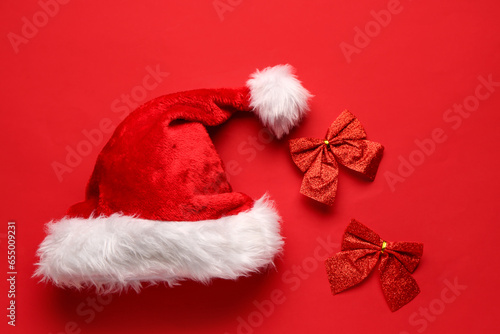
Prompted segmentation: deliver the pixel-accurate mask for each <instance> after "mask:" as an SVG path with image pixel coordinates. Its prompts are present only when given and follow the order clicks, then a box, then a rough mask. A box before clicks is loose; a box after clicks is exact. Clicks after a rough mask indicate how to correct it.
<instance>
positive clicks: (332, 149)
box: [290, 110, 384, 205]
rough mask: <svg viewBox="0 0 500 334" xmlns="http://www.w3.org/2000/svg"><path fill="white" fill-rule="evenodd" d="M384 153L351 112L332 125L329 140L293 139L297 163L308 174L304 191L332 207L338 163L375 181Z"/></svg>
mask: <svg viewBox="0 0 500 334" xmlns="http://www.w3.org/2000/svg"><path fill="white" fill-rule="evenodd" d="M383 151H384V147H383V146H382V145H381V144H379V143H376V142H373V141H369V140H366V133H365V129H363V126H362V125H361V123H360V122H359V121H358V119H357V118H356V117H355V116H354V115H353V114H351V113H350V112H349V111H347V110H344V111H343V112H342V114H340V116H339V117H338V118H337V119H336V120H335V121H334V122H333V123H332V125H330V128H329V129H328V131H327V133H326V137H325V139H317V138H299V139H292V140H290V153H291V155H292V159H293V162H294V163H295V164H296V165H297V167H299V169H300V170H301V171H302V172H303V173H305V174H304V179H303V180H302V185H301V187H300V192H301V193H302V194H304V195H306V196H308V197H310V198H312V199H315V200H317V201H319V202H322V203H324V204H328V205H332V204H333V201H334V200H335V194H336V192H337V177H338V174H339V172H338V164H341V165H343V166H345V167H347V168H349V169H351V170H353V171H355V172H358V173H360V174H362V175H364V176H365V177H366V178H367V179H368V180H370V181H373V180H374V179H375V174H376V173H377V169H378V165H379V163H380V160H381V159H382V153H383Z"/></svg>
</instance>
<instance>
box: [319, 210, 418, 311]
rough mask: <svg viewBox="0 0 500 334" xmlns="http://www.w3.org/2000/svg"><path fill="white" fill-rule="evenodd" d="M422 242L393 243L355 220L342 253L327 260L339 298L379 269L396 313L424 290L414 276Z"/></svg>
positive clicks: (352, 222) (328, 270) (331, 279)
mask: <svg viewBox="0 0 500 334" xmlns="http://www.w3.org/2000/svg"><path fill="white" fill-rule="evenodd" d="M423 250H424V245H423V244H421V243H418V242H390V241H384V240H382V239H381V238H380V237H379V235H378V234H376V233H375V232H373V231H372V230H370V229H369V228H368V227H366V226H364V225H363V224H361V223H360V222H358V221H356V220H354V219H353V220H351V223H350V224H349V225H348V226H347V229H346V231H345V233H344V238H343V240H342V251H341V252H339V253H337V254H335V255H334V256H332V257H331V258H329V259H327V260H326V271H327V273H328V280H329V281H330V287H331V289H332V293H333V294H334V295H335V294H337V293H339V292H342V291H344V290H346V289H348V288H350V287H352V286H354V285H356V284H358V283H360V282H362V281H363V280H364V279H365V278H367V277H368V275H369V274H370V273H371V272H372V271H373V268H375V265H376V264H377V262H378V260H379V259H380V265H379V267H378V269H379V273H380V281H381V283H382V291H383V293H384V297H385V300H386V301H387V304H389V308H390V309H391V311H392V312H394V311H396V310H398V309H399V308H401V307H402V306H404V305H406V304H407V303H409V302H410V301H411V300H412V299H413V298H415V297H416V296H417V295H418V294H419V293H420V289H419V287H418V285H417V282H416V281H415V279H414V278H413V277H412V276H411V273H413V272H414V271H415V269H416V268H417V266H418V263H419V261H420V258H421V257H422V252H423Z"/></svg>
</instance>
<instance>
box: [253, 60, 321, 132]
mask: <svg viewBox="0 0 500 334" xmlns="http://www.w3.org/2000/svg"><path fill="white" fill-rule="evenodd" d="M250 77H251V79H249V80H248V81H247V87H248V88H249V89H250V106H251V107H252V108H253V109H254V111H255V112H256V113H257V114H258V115H259V118H260V120H261V121H262V123H263V124H264V125H265V126H267V127H268V128H270V130H271V131H272V132H273V133H274V134H275V135H276V137H277V138H281V137H282V136H283V135H284V134H288V132H289V131H290V129H291V128H293V127H294V126H295V125H297V124H298V123H299V121H300V120H301V118H302V117H303V116H304V114H305V113H306V112H307V111H308V110H309V107H308V105H307V101H308V99H309V98H310V97H312V95H311V94H310V93H309V92H308V91H307V89H305V88H304V87H302V85H301V83H300V81H299V80H298V79H297V77H296V76H295V75H294V68H293V67H292V66H290V65H288V64H287V65H277V66H274V67H267V68H265V69H264V70H262V71H259V70H257V71H256V72H255V73H253V74H252V75H251V76H250Z"/></svg>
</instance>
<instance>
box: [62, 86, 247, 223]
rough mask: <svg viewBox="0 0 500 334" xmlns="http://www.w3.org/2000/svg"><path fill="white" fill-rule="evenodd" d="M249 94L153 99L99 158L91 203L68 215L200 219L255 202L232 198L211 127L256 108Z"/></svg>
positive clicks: (208, 92)
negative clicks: (240, 111)
mask: <svg viewBox="0 0 500 334" xmlns="http://www.w3.org/2000/svg"><path fill="white" fill-rule="evenodd" d="M248 95H249V89H248V88H246V87H243V88H239V89H200V90H193V91H188V92H180V93H175V94H170V95H165V96H161V97H158V98H155V99H153V100H151V101H149V102H147V103H145V104H144V105H142V106H140V107H139V108H138V109H136V110H135V111H134V112H132V113H131V114H130V115H129V116H128V117H127V118H126V119H125V120H124V121H123V122H122V123H121V124H120V125H119V126H118V127H117V129H116V130H115V132H114V134H113V136H112V137H111V139H110V140H109V142H108V143H107V145H106V146H105V147H104V148H103V150H102V152H101V153H100V154H99V156H98V158H97V162H96V164H95V168H94V171H93V173H92V176H91V178H90V181H89V182H88V185H87V189H86V197H85V201H84V202H81V203H78V204H75V205H73V206H72V207H71V208H70V209H69V211H68V216H69V217H83V218H88V217H90V216H101V215H104V216H109V215H111V214H113V213H116V212H120V213H121V214H123V215H127V216H134V217H138V218H143V219H151V220H161V221H198V220H207V219H217V218H220V217H221V216H223V215H231V214H237V213H239V212H242V211H245V210H248V209H250V208H251V207H252V205H253V203H254V201H253V200H252V199H251V198H250V197H249V196H247V195H245V194H243V193H238V192H233V191H232V189H231V186H230V184H229V183H228V181H227V178H226V174H225V171H224V167H223V164H222V162H221V160H220V157H219V155H218V154H217V152H216V150H215V148H214V146H213V143H212V141H211V139H210V137H209V135H208V133H207V130H206V128H205V127H206V126H216V125H219V124H222V123H224V122H225V121H226V120H227V119H228V118H229V117H230V116H231V115H232V114H233V112H235V111H237V110H250V109H251V108H250V107H249V102H248V101H249V96H248Z"/></svg>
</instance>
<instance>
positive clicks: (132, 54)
mask: <svg viewBox="0 0 500 334" xmlns="http://www.w3.org/2000/svg"><path fill="white" fill-rule="evenodd" d="M44 1H45V0H42V3H43V2H44ZM61 1H62V0H61ZM48 2H51V1H48ZM220 3H222V4H226V7H223V8H222V7H221V8H222V9H219V10H220V11H222V12H220V13H218V12H217V9H216V8H215V6H216V5H219V6H222V5H220ZM390 3H391V1H388V0H377V1H367V0H363V1H356V2H347V1H345V2H340V1H314V2H313V1H303V2H299V1H295V2H292V1H263V0H253V1H248V0H247V1H241V0H231V1H230V0H221V1H216V2H214V1H212V0H210V1H178V2H176V3H174V2H171V3H167V2H165V1H153V0H149V1H140V2H139V1H130V2H124V1H106V2H105V4H103V2H102V1H70V2H69V3H67V4H61V5H60V6H59V9H58V10H57V11H58V12H57V13H52V14H53V17H49V18H48V20H46V22H45V21H44V16H43V14H40V13H39V12H40V11H42V10H43V9H42V6H41V5H40V3H38V2H37V1H34V0H33V1H12V0H10V1H3V2H2V3H1V4H0V19H1V20H0V22H1V23H0V26H1V34H0V35H1V36H4V37H2V42H1V43H0V50H1V60H2V61H1V64H0V66H1V68H2V70H1V73H2V80H1V87H0V91H1V94H2V99H1V102H0V103H1V104H0V106H1V112H2V123H3V124H4V126H3V131H1V132H0V143H1V144H0V145H1V152H2V163H1V167H0V168H1V173H0V178H1V188H2V195H1V196H2V197H1V198H0V202H1V203H2V207H1V208H2V209H1V210H0V217H1V219H0V221H1V222H2V228H1V230H0V236H1V239H0V241H1V245H0V246H1V247H0V248H1V253H2V254H4V255H2V256H1V257H0V258H1V259H2V266H1V267H2V268H3V269H2V270H4V271H5V272H7V263H6V262H7V261H6V254H7V239H6V231H7V222H8V221H9V220H13V221H15V222H16V223H17V261H18V262H17V271H18V275H17V291H16V292H17V294H16V303H17V326H16V327H15V328H12V327H10V326H7V324H6V322H7V320H6V316H5V314H4V313H5V312H6V311H5V308H6V306H7V302H8V300H7V284H6V280H5V279H2V283H1V287H0V288H1V290H0V295H1V300H2V304H1V305H2V307H1V309H2V310H4V311H2V316H1V319H2V321H1V328H2V331H3V329H4V328H7V329H8V332H9V333H11V332H12V333H53V334H55V333H135V332H147V333H195V332H196V333H231V334H232V333H251V332H254V333H292V332H296V333H305V332H309V333H313V332H318V333H329V332H339V333H340V332H342V333H345V332H349V333H366V332H371V333H384V334H386V333H420V332H426V333H445V332H446V333H472V332H488V333H491V332H493V331H494V330H495V329H496V330H498V328H499V327H500V326H499V324H498V298H499V297H500V296H499V292H498V288H497V284H496V283H497V282H498V273H499V272H498V264H497V263H498V260H497V259H496V257H497V256H498V255H499V250H498V249H499V248H498V245H497V244H496V242H495V241H496V240H497V238H498V233H499V232H500V230H499V228H498V225H497V224H498V218H499V213H498V195H499V185H500V182H499V179H498V168H499V158H498V141H499V140H500V133H499V131H498V121H499V120H500V115H499V112H498V111H499V107H500V87H493V88H492V90H494V91H492V92H491V91H490V92H489V91H487V90H485V89H484V88H479V89H480V91H479V92H480V93H481V94H482V95H481V96H483V97H484V100H481V101H480V102H479V105H478V106H477V105H476V106H473V105H472V107H469V108H472V109H475V110H474V111H473V112H471V113H470V115H468V116H467V117H466V118H464V117H460V118H457V117H458V116H457V115H458V114H448V112H447V110H448V109H449V108H452V107H453V105H454V104H457V105H459V104H463V103H464V101H466V103H471V104H472V103H473V102H474V101H475V100H474V98H473V97H471V96H474V94H475V90H476V88H477V87H478V85H479V84H480V81H479V80H478V77H479V76H482V77H484V78H488V76H491V78H492V80H493V81H495V82H500V65H499V64H500V62H499V61H500V25H499V24H498V17H499V14H500V12H499V9H500V6H499V5H498V2H497V1H493V0H491V1H472V0H470V1H465V0H453V1H439V2H438V3H437V2H434V1H429V0H419V1H410V0H401V2H400V5H399V6H396V7H395V8H396V10H395V11H397V14H392V16H391V21H390V22H389V23H388V24H385V23H384V25H386V26H385V27H380V25H378V24H373V23H370V22H371V21H374V16H373V14H372V13H371V11H375V12H376V13H378V12H380V11H381V10H384V9H387V7H388V4H390ZM389 6H391V5H389ZM52 11H53V12H54V11H56V10H55V9H54V7H52ZM37 13H38V14H37ZM219 14H220V15H219ZM34 16H35V17H34ZM24 17H26V19H27V21H29V22H33V20H34V19H35V20H38V21H36V22H37V24H38V25H39V27H38V28H36V29H37V30H38V31H35V32H33V31H29V29H28V31H26V29H27V28H25V29H24V30H25V31H24V33H25V35H23V25H26V24H27V23H26V21H23V18H24ZM367 24H368V26H366V25H367ZM356 27H359V28H360V29H361V30H365V28H368V29H372V30H369V33H370V35H371V36H372V37H370V40H369V41H367V40H366V39H365V40H364V41H362V40H359V39H358V40H356V41H355V35H356V31H355V28H356ZM30 33H31V34H30ZM14 34H15V35H14ZM26 34H27V35H26ZM13 36H17V37H15V38H14V37H13ZM26 36H27V37H28V38H27V37H26ZM13 38H14V39H13ZM22 38H25V39H24V40H22V41H23V42H22V43H21V42H19V41H20V40H21V39H22ZM12 41H14V42H12ZM16 41H17V42H16ZM343 42H344V43H347V44H350V45H353V46H356V44H355V43H356V42H357V45H358V47H359V48H358V49H357V53H353V54H351V55H350V57H346V56H345V55H344V53H343V52H342V50H341V47H340V45H341V43H343ZM362 42H364V44H363V43H362ZM18 43H21V44H18ZM16 51H17V52H16ZM348 58H349V60H350V61H348ZM280 63H290V64H292V65H294V66H295V67H296V68H297V70H298V75H299V77H300V79H301V80H302V82H303V84H304V85H305V86H306V87H307V88H308V89H309V90H310V91H311V92H312V93H313V94H314V95H315V97H314V99H313V100H312V103H311V112H310V114H309V116H308V117H307V119H305V120H304V121H303V123H302V124H301V126H300V127H298V128H297V129H296V130H295V131H293V132H292V133H291V134H290V136H289V137H288V138H295V137H300V136H314V137H323V136H324V134H325V132H326V129H327V127H328V126H329V125H330V123H331V122H332V121H333V120H334V119H335V118H336V117H337V115H338V114H339V113H340V112H341V111H342V110H343V109H349V110H350V111H352V112H353V113H354V114H355V115H356V116H357V117H358V118H359V119H360V121H361V122H362V124H363V125H364V127H365V128H366V130H367V133H368V138H369V139H371V140H375V141H378V142H381V143H383V144H384V146H385V148H386V150H385V155H384V158H383V159H382V163H381V165H380V169H379V172H378V175H377V178H376V179H375V181H374V182H373V183H367V182H365V181H362V180H359V179H358V178H356V177H355V176H353V175H351V174H350V173H348V172H346V171H345V170H342V171H341V173H340V182H339V191H338V194H337V199H336V202H335V205H334V206H333V207H332V208H326V207H324V206H322V205H319V204H317V203H315V202H313V201H312V200H309V199H308V198H305V197H304V196H302V195H301V194H299V188H300V182H301V179H302V175H301V174H300V173H299V171H298V169H297V168H296V167H295V166H294V165H293V163H292V161H291V159H290V157H289V154H288V150H287V141H286V140H282V141H276V140H274V141H272V142H271V143H268V144H262V143H261V142H260V143H259V142H257V144H252V140H251V138H250V139H249V137H252V136H257V134H258V133H259V130H260V129H261V126H260V124H259V122H258V120H257V119H256V118H255V117H251V116H250V115H240V116H237V117H233V118H232V119H231V120H230V121H229V122H227V124H225V125H224V126H222V127H220V128H218V129H215V130H214V131H213V139H214V142H215V145H216V147H217V148H218V150H219V152H220V154H221V156H222V158H223V160H224V161H226V162H227V161H230V160H235V161H236V162H237V167H238V168H237V169H236V170H237V171H238V172H236V173H234V175H232V176H231V183H232V185H233V188H234V189H235V190H237V191H244V192H246V193H248V194H249V195H251V196H253V197H254V198H257V197H260V196H261V195H262V194H263V193H264V192H265V191H268V192H269V193H270V194H271V196H272V197H273V198H274V199H275V200H276V202H277V206H278V209H279V211H280V213H281V215H282V216H283V235H284V236H285V237H286V247H285V251H284V254H283V255H282V257H281V258H279V259H278V260H277V261H276V270H270V271H268V272H266V273H263V274H261V275H254V276H252V277H249V278H243V279H240V280H238V281H236V282H232V281H222V280H216V281H214V282H213V283H212V284H211V285H210V286H203V285H200V284H197V283H193V282H186V283H184V284H183V285H182V286H180V287H176V288H173V289H170V288H166V287H164V286H158V287H151V288H147V289H144V290H143V292H141V293H140V294H139V295H137V294H136V293H128V294H124V295H121V296H113V297H112V300H111V301H109V300H100V301H96V304H95V305H94V306H92V305H91V301H89V300H87V298H88V297H91V298H93V294H91V293H83V292H81V293H79V292H74V291H66V290H61V289H57V288H54V287H53V286H51V285H45V284H39V283H37V282H36V280H34V279H32V278H31V275H32V273H33V271H34V269H35V266H34V263H35V262H36V257H35V252H36V249H37V246H38V244H39V243H40V242H41V241H42V240H43V238H44V231H43V226H44V223H46V222H48V221H49V220H51V219H55V218H60V217H61V216H62V215H63V214H64V213H65V211H66V209H67V208H68V207H69V206H70V205H71V204H73V203H75V202H77V201H80V200H82V199H83V194H84V187H85V184H86V182H87V179H88V177H89V176H90V173H91V170H92V167H93V164H94V161H95V158H96V157H97V154H98V153H99V151H100V149H101V148H102V147H103V146H104V144H105V141H106V140H107V139H108V138H109V137H110V133H104V132H101V133H102V134H103V137H104V140H102V141H100V142H96V144H95V145H94V144H92V145H91V147H90V149H88V146H87V149H88V152H86V154H87V155H86V156H84V157H82V160H81V162H79V163H78V164H77V166H76V167H74V168H72V171H71V172H66V173H64V174H62V175H61V180H59V179H58V177H57V176H56V173H55V172H54V169H53V164H54V162H59V163H62V164H66V162H65V159H66V155H67V147H68V146H69V147H70V148H72V149H76V148H77V147H80V149H85V144H84V142H85V141H86V137H85V134H84V132H83V131H84V130H87V131H91V130H93V129H98V128H99V124H100V122H101V121H102V120H103V119H109V120H111V122H112V126H113V128H114V127H115V126H116V125H117V124H118V123H119V121H120V116H121V115H122V114H123V113H124V112H126V111H127V110H126V108H125V109H124V104H123V103H122V102H120V101H119V102H116V101H115V100H116V99H118V100H120V99H121V96H122V94H130V93H131V92H135V94H136V95H135V96H136V98H137V100H140V101H139V102H145V101H146V100H147V99H150V98H153V97H155V96H159V95H162V94H166V93H171V92H176V91H181V90H187V89H194V88H203V87H207V88H208V87H224V86H226V87H237V86H241V85H243V84H244V82H245V81H246V79H247V77H248V75H249V74H250V73H251V72H253V71H254V70H255V68H263V67H266V66H269V65H275V64H280ZM157 65H158V66H159V68H160V69H161V71H163V72H168V73H169V75H168V76H166V77H164V78H162V80H161V82H160V83H159V85H158V86H157V87H156V88H155V89H152V90H148V91H147V96H145V97H142V96H140V94H139V93H140V92H144V89H142V90H141V88H140V86H142V82H143V79H144V78H145V77H146V76H147V74H148V72H147V70H146V67H147V66H150V67H152V68H155V67H156V66H157ZM138 86H139V88H137V87H138ZM487 93H489V96H488V97H485V94H487ZM137 94H139V95H137ZM138 96H139V97H140V98H138ZM113 103H116V104H115V105H114V106H113ZM118 106H121V109H120V110H121V112H117V111H118ZM452 115H453V117H454V118H449V117H452ZM447 117H448V118H449V119H448V122H447V121H446V120H445V118H447ZM459 121H460V124H459V123H458V122H459ZM453 126H454V127H455V128H454V127H453ZM436 128H441V129H442V130H443V132H444V134H445V136H446V141H444V142H443V143H438V144H436V145H435V146H436V147H435V149H434V151H433V152H428V153H429V154H428V155H425V156H424V155H423V154H422V153H418V152H417V151H418V150H419V148H418V146H417V144H416V143H415V141H416V140H420V141H424V142H426V143H429V138H431V134H432V132H433V130H434V129H436ZM97 137H99V136H97ZM82 143H83V144H82ZM79 145H80V146H79ZM82 145H83V146H82ZM430 146H432V145H430ZM430 146H429V148H431V147H430ZM251 152H253V153H251ZM415 152H417V153H415ZM401 158H403V159H406V160H409V159H413V160H412V161H414V162H417V164H419V165H418V166H416V167H414V171H413V172H412V173H410V172H409V171H408V170H406V172H407V173H406V174H405V175H406V176H405V177H404V182H398V183H396V184H395V185H394V186H393V188H392V189H391V187H390V185H389V183H388V181H387V179H386V177H387V175H388V174H387V173H388V172H391V173H394V174H397V173H398V168H399V167H400V164H401V160H400V159H401ZM422 160H423V161H422ZM403 172H405V171H403ZM353 217H354V218H356V219H358V220H359V221H361V222H363V223H365V224H366V225H368V226H369V227H371V228H372V229H374V230H375V231H376V232H378V233H379V234H380V235H381V236H382V237H383V238H386V239H388V240H393V241H396V240H401V241H403V240H407V241H420V242H423V243H424V244H425V248H424V257H423V260H422V262H421V264H420V266H419V268H418V269H417V271H416V272H415V274H414V277H415V278H416V280H417V281H418V284H419V285H420V288H421V290H422V292H421V294H420V295H419V296H418V297H417V298H416V299H415V300H414V301H412V302H411V303H409V304H408V305H406V306H405V307H403V308H402V309H401V310H399V311H397V312H395V313H391V312H390V311H389V308H388V307H387V305H386V303H385V301H384V299H383V296H382V292H381V289H380V283H379V281H378V275H377V274H375V275H372V276H370V277H369V279H368V280H367V281H366V282H365V283H363V284H361V285H360V286H358V287H356V288H353V289H351V290H349V291H346V292H344V293H342V294H339V295H337V296H332V295H331V294H330V291H329V286H328V282H327V278H326V273H325V271H324V269H323V263H322V262H323V260H324V258H326V256H327V255H330V254H333V253H335V252H337V251H338V250H339V248H340V245H339V244H338V243H339V242H340V239H341V235H342V232H343V230H344V228H345V227H346V226H347V224H348V222H349V220H350V219H351V218H353ZM318 238H322V239H323V240H327V238H330V239H331V240H332V241H333V242H335V243H337V244H336V245H334V246H332V248H331V249H330V250H327V251H325V250H324V249H322V248H321V242H319V241H318ZM318 247H320V248H318ZM316 251H318V252H316ZM315 252H316V256H317V258H315V257H314V255H315ZM2 277H6V274H5V275H2ZM455 280H456V281H457V284H459V285H460V286H461V290H459V291H458V292H456V293H453V291H452V290H450V289H449V288H447V284H448V283H450V282H451V283H453V282H454V281H455ZM447 282H448V283H447ZM464 286H466V287H465V288H464ZM273 291H274V292H273ZM275 294H278V295H279V298H278V301H277V302H276V300H275V301H274V302H271V301H269V300H271V297H275ZM275 299H276V298H275ZM256 304H259V305H264V307H265V309H264V311H261V310H260V309H261V308H259V307H257V306H256ZM426 310H427V311H426ZM425 312H427V313H425ZM495 317H497V319H495ZM242 323H245V324H243V325H242ZM3 332H4V331H3Z"/></svg>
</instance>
